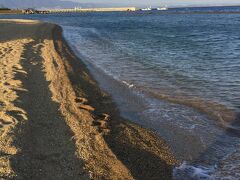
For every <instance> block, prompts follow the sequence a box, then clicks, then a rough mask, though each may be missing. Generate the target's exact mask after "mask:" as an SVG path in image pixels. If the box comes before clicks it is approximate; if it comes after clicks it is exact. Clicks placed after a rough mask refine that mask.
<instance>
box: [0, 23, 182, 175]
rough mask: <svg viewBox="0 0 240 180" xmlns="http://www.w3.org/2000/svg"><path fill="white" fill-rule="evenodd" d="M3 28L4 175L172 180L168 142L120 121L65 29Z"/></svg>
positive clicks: (0, 123)
mask: <svg viewBox="0 0 240 180" xmlns="http://www.w3.org/2000/svg"><path fill="white" fill-rule="evenodd" d="M0 26H1V28H0V177H1V178H6V179H9V178H13V179H69V178H70V179H172V168H173V166H174V165H176V164H178V161H177V160H176V159H175V158H174V156H173V155H172V153H171V150H170V149H169V148H168V146H167V145H166V143H165V142H164V141H163V140H162V139H160V138H159V137H157V136H156V135H155V134H154V133H152V132H150V131H148V130H146V129H144V128H142V127H140V126H138V125H136V124H133V123H131V122H130V121H128V120H125V119H123V118H122V117H120V115H119V112H118V109H117V107H116V105H115V104H114V103H113V102H112V100H111V97H109V96H108V95H107V94H106V93H105V92H103V91H102V90H101V89H100V88H99V86H98V84H97V83H96V81H95V80H94V79H93V78H92V76H91V75H90V73H89V71H88V70H87V68H86V66H85V65H84V64H83V63H82V62H81V60H80V59H79V58H77V57H76V56H75V55H74V53H73V52H72V51H71V49H70V48H69V47H68V45H67V43H66V42H65V41H64V39H63V38H62V29H61V27H59V26H57V25H53V24H49V23H42V22H39V21H30V20H0Z"/></svg>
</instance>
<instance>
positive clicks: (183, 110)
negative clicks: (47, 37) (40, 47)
mask: <svg viewBox="0 0 240 180" xmlns="http://www.w3.org/2000/svg"><path fill="white" fill-rule="evenodd" d="M0 18H25V19H38V20H42V21H47V22H52V23H57V24H59V25H61V26H62V28H63V31H64V37H65V39H66V41H67V42H68V43H69V45H70V46H71V48H72V49H73V50H74V52H75V53H76V54H77V55H78V56H79V57H80V59H81V60H82V61H83V62H84V63H85V64H86V65H87V67H88V69H89V70H90V73H91V74H92V75H93V76H94V78H95V79H96V80H97V81H98V83H99V85H100V87H101V88H102V89H103V90H104V91H106V92H108V93H109V94H110V95H111V96H112V98H113V100H114V101H115V102H116V104H117V106H118V108H119V110H120V112H121V115H122V116H123V117H125V118H127V119H129V120H130V121H133V122H135V123H137V124H139V125H141V126H143V127H145V128H148V129H150V130H152V131H154V132H155V133H156V134H157V135H159V136H160V137H161V138H163V139H164V140H165V141H166V142H167V144H168V145H169V146H170V147H171V149H172V151H173V153H174V155H175V156H176V157H177V158H178V159H179V160H180V161H181V162H182V163H181V165H179V166H178V167H175V168H174V170H173V175H174V179H177V180H185V179H186V180H191V179H217V180H235V179H236V180H238V179H240V7H238V6H234V7H205V8H174V9H169V10H167V11H137V12H104V13H103V12H85V13H63V14H48V15H0Z"/></svg>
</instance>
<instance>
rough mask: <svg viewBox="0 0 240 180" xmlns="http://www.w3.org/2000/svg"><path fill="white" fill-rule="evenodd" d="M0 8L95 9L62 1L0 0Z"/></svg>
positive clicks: (83, 4)
mask: <svg viewBox="0 0 240 180" xmlns="http://www.w3.org/2000/svg"><path fill="white" fill-rule="evenodd" d="M0 7H7V8H11V9H18V8H19V9H25V8H36V9H42V8H74V7H95V4H94V3H77V2H71V1H62V0H0Z"/></svg>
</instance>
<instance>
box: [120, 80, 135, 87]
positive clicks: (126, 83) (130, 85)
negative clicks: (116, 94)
mask: <svg viewBox="0 0 240 180" xmlns="http://www.w3.org/2000/svg"><path fill="white" fill-rule="evenodd" d="M122 82H123V84H125V85H127V86H128V87H129V88H133V87H134V85H133V84H130V83H128V82H126V81H122Z"/></svg>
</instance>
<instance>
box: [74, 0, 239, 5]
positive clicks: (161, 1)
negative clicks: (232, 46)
mask: <svg viewBox="0 0 240 180" xmlns="http://www.w3.org/2000/svg"><path fill="white" fill-rule="evenodd" d="M71 1H75V2H93V3H117V4H129V5H130V4H131V5H134V4H136V5H141V4H146V5H222V4H227V5H231V4H240V0H101V1H100V0H71Z"/></svg>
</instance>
